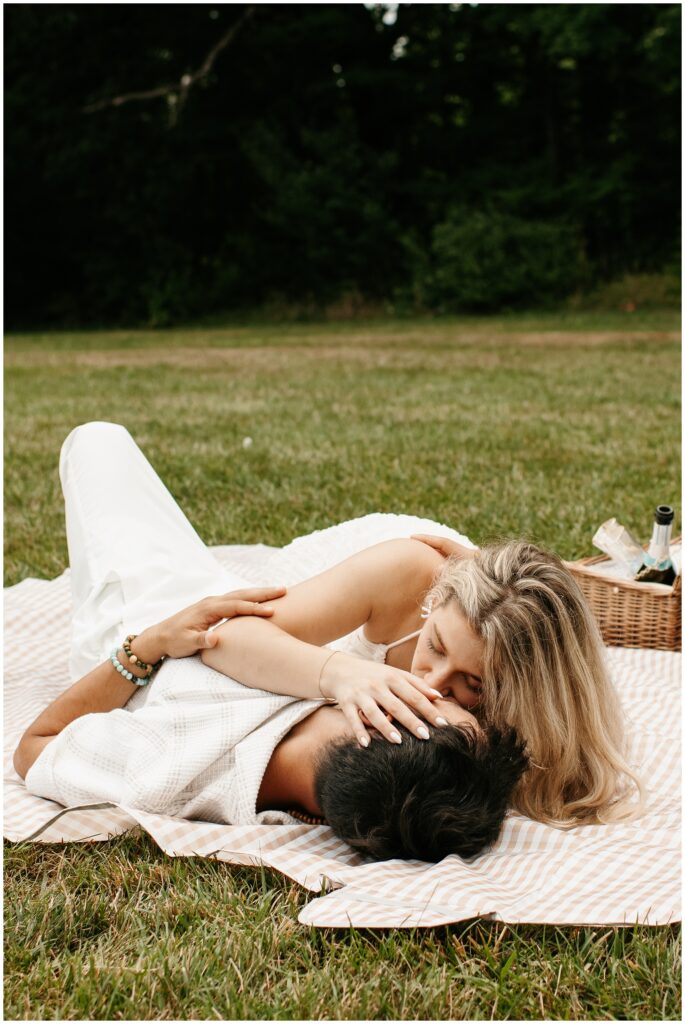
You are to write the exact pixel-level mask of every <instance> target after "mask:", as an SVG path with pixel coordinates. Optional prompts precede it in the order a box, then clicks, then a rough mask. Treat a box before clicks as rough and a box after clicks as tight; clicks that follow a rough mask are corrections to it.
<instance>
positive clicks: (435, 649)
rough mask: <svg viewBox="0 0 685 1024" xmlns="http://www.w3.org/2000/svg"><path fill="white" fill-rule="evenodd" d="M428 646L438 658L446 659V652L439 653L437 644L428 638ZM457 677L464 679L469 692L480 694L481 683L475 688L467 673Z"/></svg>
mask: <svg viewBox="0 0 685 1024" xmlns="http://www.w3.org/2000/svg"><path fill="white" fill-rule="evenodd" d="M426 646H427V647H428V649H429V650H431V651H433V653H434V654H437V655H438V657H440V658H444V657H445V652H444V651H439V650H438V648H437V647H436V646H435V644H434V643H433V641H432V640H431V638H430V637H428V639H427V641H426ZM456 675H459V676H461V677H462V679H463V680H464V686H465V687H466V689H467V690H470V691H471V693H476V694H478V693H480V689H481V687H480V683H478V684H477V685H476V686H473V685H472V684H471V683H470V682H469V679H470V678H471V677H470V676H468V675H467V674H466V672H457V673H456Z"/></svg>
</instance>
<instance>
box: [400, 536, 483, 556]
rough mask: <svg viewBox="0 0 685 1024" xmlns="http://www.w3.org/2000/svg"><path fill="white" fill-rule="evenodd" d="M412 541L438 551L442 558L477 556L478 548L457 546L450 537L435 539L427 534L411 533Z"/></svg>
mask: <svg viewBox="0 0 685 1024" xmlns="http://www.w3.org/2000/svg"><path fill="white" fill-rule="evenodd" d="M411 539H412V540H420V541H421V543H422V544H427V545H428V547H429V548H435V550H436V551H439V552H440V554H441V555H442V557H443V558H450V556H452V555H455V556H456V557H457V558H475V557H476V555H477V554H478V548H467V547H464V545H463V544H458V543H457V542H456V540H452V539H451V538H450V537H436V536H433V534H429V533H412V535H411Z"/></svg>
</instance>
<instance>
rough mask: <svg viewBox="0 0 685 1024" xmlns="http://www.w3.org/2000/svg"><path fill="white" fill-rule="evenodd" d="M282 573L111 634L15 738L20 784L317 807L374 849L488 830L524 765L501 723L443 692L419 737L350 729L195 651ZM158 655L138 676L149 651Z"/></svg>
mask: <svg viewBox="0 0 685 1024" xmlns="http://www.w3.org/2000/svg"><path fill="white" fill-rule="evenodd" d="M282 594H283V589H282V588H279V589H277V590H275V589H271V590H264V589H260V590H251V591H236V592H234V593H233V594H229V595H226V596H225V597H223V598H207V599H205V600H204V601H201V602H199V603H198V604H195V605H193V606H191V607H190V608H187V609H185V610H184V611H182V612H179V613H178V615H174V616H172V617H171V618H169V619H166V620H165V621H164V622H162V623H160V624H159V625H157V626H153V627H150V628H149V629H146V630H145V631H144V632H143V633H141V634H140V636H138V637H136V638H135V640H133V641H131V644H130V645H129V651H130V653H131V654H133V655H134V658H133V660H130V655H129V653H128V652H126V653H124V651H123V649H119V650H117V651H115V652H113V653H112V656H111V658H110V659H109V660H107V661H105V662H104V663H103V664H101V665H100V666H98V667H97V668H95V669H93V671H92V672H90V673H88V675H86V676H84V677H83V678H82V679H80V680H79V681H78V682H77V683H75V684H74V685H73V686H72V687H71V688H70V689H68V690H67V691H66V692H65V693H63V694H62V695H61V696H60V697H58V698H57V700H55V701H54V702H53V703H52V704H51V705H50V706H49V707H48V708H46V709H45V711H43V712H42V714H41V715H39V717H38V718H37V719H36V720H35V722H34V723H33V724H32V725H31V726H29V728H28V729H27V730H26V732H25V733H24V735H23V736H22V738H21V741H20V743H19V746H18V747H17V750H16V751H15V755H14V766H15V768H16V770H17V772H18V773H19V775H21V777H22V778H25V779H26V785H27V788H28V789H29V791H30V792H31V793H34V794H35V795H37V796H42V797H45V798H47V799H50V800H55V801H57V802H58V803H61V804H64V805H65V806H74V805H83V804H84V803H89V802H102V801H108V802H111V803H113V804H118V805H121V806H124V807H126V806H130V807H137V808H140V809H142V810H147V811H151V812H156V813H162V814H169V815H176V816H179V817H183V818H191V819H201V820H205V821H215V822H220V823H224V824H235V825H245V824H259V823H269V824H270V823H274V822H291V821H292V820H293V818H295V819H300V820H305V821H308V822H311V823H318V822H322V821H325V823H327V824H328V825H330V826H331V828H332V829H333V831H334V832H335V833H336V834H337V835H338V836H340V838H342V839H344V840H345V841H346V842H347V843H349V844H350V845H351V846H352V847H354V848H356V849H357V850H360V851H362V852H363V853H365V854H367V855H368V856H370V857H373V858H375V859H378V860H385V859H388V858H394V857H401V858H414V857H415V858H419V859H423V860H430V861H435V860H441V859H442V858H443V857H445V856H447V855H448V854H450V853H456V854H460V855H461V856H462V857H471V856H473V855H475V854H476V853H478V852H479V851H480V850H481V849H482V848H483V847H484V846H486V845H487V844H489V843H491V842H493V841H494V840H495V839H496V838H497V836H498V835H499V832H500V829H501V825H502V822H503V820H504V815H505V813H506V809H507V806H508V804H509V799H510V796H511V793H512V791H513V789H514V786H515V785H516V783H517V782H518V780H519V778H520V777H521V775H522V774H523V772H524V770H525V767H526V763H527V762H526V756H525V754H524V752H523V747H522V744H521V743H520V742H519V740H518V738H517V736H516V734H515V733H514V732H513V731H512V732H510V733H507V734H506V735H502V734H500V733H498V732H496V731H494V730H483V729H481V727H480V726H479V725H478V723H477V721H476V719H475V718H474V717H473V715H471V714H470V713H469V712H468V711H466V710H465V709H463V708H462V707H461V706H460V705H459V704H457V703H456V702H454V701H453V700H451V699H450V700H448V699H445V700H442V701H441V702H440V703H441V708H440V710H441V714H442V715H443V716H444V718H446V719H447V721H448V722H449V725H447V726H445V727H443V728H441V729H436V728H432V727H431V729H430V733H431V736H430V741H429V742H425V741H422V740H419V739H417V738H416V737H415V736H413V735H412V734H411V733H410V732H409V731H408V730H406V729H404V728H403V727H401V726H399V725H398V728H399V729H400V730H401V732H402V743H401V744H399V745H395V744H391V743H389V742H387V741H386V740H385V739H384V738H382V737H381V736H380V734H379V733H378V732H376V731H374V730H371V734H372V742H371V744H370V746H369V747H368V748H367V749H364V748H362V747H361V746H359V745H358V744H357V741H356V738H355V737H354V736H353V735H352V731H351V728H350V726H349V725H348V723H347V721H346V719H345V717H344V715H343V714H342V713H341V712H340V710H339V709H338V708H337V707H336V706H333V705H331V704H322V702H321V701H318V700H297V699H294V698H291V697H284V696H280V695H277V694H273V693H267V692H265V691H263V690H255V689H252V688H249V687H246V686H243V685H242V684H241V683H239V682H237V681H236V680H234V679H230V678H229V677H227V676H225V675H223V674H221V673H219V672H216V671H214V670H213V669H211V668H209V667H208V666H206V665H204V664H203V663H202V662H201V660H200V657H199V655H197V652H198V651H199V650H202V649H205V648H209V647H212V646H214V644H215V642H216V634H214V633H213V632H212V631H211V630H210V627H211V626H212V625H214V624H215V623H216V622H218V621H220V620H222V619H227V618H231V617H233V616H234V615H240V614H258V615H269V614H271V612H270V610H269V609H268V608H266V607H264V606H263V605H262V604H260V603H253V602H262V601H265V600H269V599H274V598H277V597H279V596H281V595H282ZM162 658H165V659H166V660H164V662H163V664H162V665H161V668H160V669H159V671H158V672H157V674H156V675H155V678H154V680H153V681H152V682H151V684H150V685H141V683H140V680H147V679H148V678H149V677H150V676H151V671H150V670H151V667H152V666H154V665H156V664H157V663H159V662H160V661H161V659H162Z"/></svg>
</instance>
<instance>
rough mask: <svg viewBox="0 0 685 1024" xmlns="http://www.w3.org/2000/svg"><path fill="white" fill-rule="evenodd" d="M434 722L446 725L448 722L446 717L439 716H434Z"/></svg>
mask: <svg viewBox="0 0 685 1024" xmlns="http://www.w3.org/2000/svg"><path fill="white" fill-rule="evenodd" d="M435 724H436V725H448V724H449V723H448V721H447V719H446V718H442V717H440V718H436V719H435Z"/></svg>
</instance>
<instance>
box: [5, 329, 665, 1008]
mask: <svg viewBox="0 0 685 1024" xmlns="http://www.w3.org/2000/svg"><path fill="white" fill-rule="evenodd" d="M5 366H6V369H5V583H6V585H12V584H14V583H17V582H18V581H20V580H21V579H23V578H25V577H26V576H40V577H48V578H49V577H52V576H55V575H57V574H59V573H60V572H62V570H63V569H64V567H65V565H66V564H67V551H66V540H65V534H64V523H63V511H62V502H61V492H60V486H59V477H58V472H57V460H58V455H59V449H60V445H61V443H62V441H63V440H64V438H65V437H66V435H67V434H68V433H69V431H70V430H71V429H72V428H73V427H74V426H75V425H77V424H78V423H82V422H85V421H88V420H92V419H104V420H113V421H116V422H120V423H123V424H124V425H125V426H126V427H127V428H128V429H129V431H130V432H131V433H132V434H133V436H134V438H135V439H136V441H137V442H138V443H139V444H140V446H141V447H142V449H143V451H144V452H145V454H146V455H147V456H148V458H150V460H151V461H152V463H153V465H154V466H155V468H156V469H157V471H158V472H159V473H160V475H161V476H162V478H163V479H164V480H165V482H166V483H167V485H168V486H169V488H170V490H171V491H172V493H173V494H174V496H175V497H176V499H177V500H178V501H179V503H180V504H181V506H182V508H183V509H184V511H185V512H186V513H187V515H188V516H189V517H190V519H191V521H192V522H193V523H194V525H195V526H196V527H197V529H198V531H199V532H200V534H201V536H202V537H203V539H204V540H205V541H206V542H207V543H208V544H221V543H253V542H259V541H262V542H266V543H270V544H284V543H286V542H287V541H289V540H290V539H292V537H294V536H296V535H298V534H302V533H307V532H309V531H311V530H314V529H318V528H320V527H324V526H327V525H330V524H332V523H334V522H337V521H340V520H344V519H349V518H352V517H354V516H358V515H363V514H365V513H367V512H371V511H388V512H389V511H392V512H410V513H415V514H417V515H422V516H429V517H430V518H433V519H437V520H441V521H444V522H448V523H450V524H452V525H454V526H455V527H456V528H457V529H459V530H460V531H462V532H463V533H466V534H468V535H469V536H470V537H471V538H472V539H473V540H474V541H476V542H477V543H484V542H486V541H488V540H492V539H494V538H498V537H506V536H525V537H527V538H529V539H531V540H533V541H536V542H538V543H542V544H544V545H547V546H549V547H552V548H554V549H555V550H557V551H558V552H559V553H560V554H561V555H562V556H563V557H565V558H575V557H580V556H582V555H586V554H591V553H593V551H592V545H591V538H592V534H593V533H594V530H595V529H596V527H597V526H598V525H599V523H601V522H602V521H603V520H604V519H607V518H608V517H609V516H612V515H615V516H617V517H618V518H619V520H620V521H621V522H623V523H625V524H626V525H628V526H630V527H631V529H633V531H634V532H636V533H637V534H639V535H641V536H643V537H644V538H645V539H647V537H648V535H649V532H650V529H651V520H652V512H653V507H654V506H655V505H656V504H657V503H661V502H667V503H672V504H674V505H676V507H677V521H676V523H675V529H676V531H678V532H680V528H681V520H680V513H681V510H680V508H679V507H678V505H679V495H680V475H679V473H680V449H679V445H680V413H679V403H680V349H679V318H678V316H677V315H676V314H674V313H669V312H663V313H658V312H656V313H650V314H643V315H636V316H634V317H631V316H628V315H619V314H616V315H611V316H610V315H598V314H592V315H589V314H576V315H574V316H573V317H570V316H568V315H567V316H566V317H561V316H559V317H555V316H553V315H551V314H547V315H544V316H540V315H538V316H526V317H524V316H510V317H506V318H499V319H488V320H476V319H469V320H425V321H419V320H415V321H411V320H404V321H398V322H397V323H393V322H391V321H369V322H365V323H361V322H350V323H342V324H340V323H339V324H305V325H297V324H290V325H287V326H284V327H277V326H274V325H273V324H268V323H265V324H252V325H250V324H243V325H240V326H235V327H226V328H221V327H207V328H195V329H191V328H185V329H175V330H173V331H141V332H136V331H107V332H79V333H62V334H40V335H37V334H36V335H19V336H10V337H9V338H7V339H6V346H5ZM245 437H250V438H252V445H251V447H248V448H245V447H243V444H242V442H243V439H244V438H245ZM4 855H5V1005H4V1014H5V1018H6V1019H10V1020H13V1019H56V1018H60V1019H71V1020H87V1019H144V1020H148V1019H169V1020H173V1019H191V1018H192V1019H198V1018H199V1019H324V1018H331V1019H384V1020H385V1019H400V1020H413V1019H438V1020H450V1019H452V1020H461V1019H489V1018H492V1019H525V1020H529V1019H571V1020H582V1019H593V1020H594V1019H604V1020H611V1019H629V1020H639V1019H658V1020H666V1019H668V1020H679V1019H681V1009H680V998H681V983H680V930H679V929H678V928H677V927H676V926H673V927H664V928H656V929H648V928H644V927H635V928H628V929H625V930H622V929H611V928H592V929H590V928H550V927H546V928H542V927H534V926H511V927H510V926H507V925H503V924H501V923H496V922H485V921H469V922H464V923H460V924H457V925H454V926H451V927H446V928H440V929H430V930H415V931H399V930H396V931H394V930H388V931H364V932H360V931H355V930H347V931H335V930H330V931H319V930H316V929H309V928H305V927H303V926H302V925H299V924H298V923H297V913H298V909H299V908H300V907H301V906H303V905H304V903H306V902H307V901H308V900H309V898H310V897H309V895H308V894H306V893H304V892H303V891H302V890H300V889H299V888H298V887H297V886H295V885H293V884H292V883H290V882H289V881H288V880H287V879H284V878H283V877H281V876H279V875H276V874H274V873H272V872H270V871H259V870H249V869H245V868H233V867H229V866H227V865H222V864H217V863H213V862H208V861H206V860H197V861H195V860H178V861H175V860H172V859H170V858H168V857H166V856H165V855H164V854H163V853H162V852H161V851H160V850H159V849H158V848H157V847H156V846H155V845H154V844H153V843H152V841H151V840H150V839H149V838H148V837H147V836H145V835H141V834H137V833H134V834H129V835H128V836H124V837H120V838H118V839H116V840H114V841H113V842H111V843H107V844H93V845H71V846H65V847H58V846H40V845H21V844H14V845H13V844H6V845H5V854H4ZM636 855H639V851H636Z"/></svg>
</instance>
